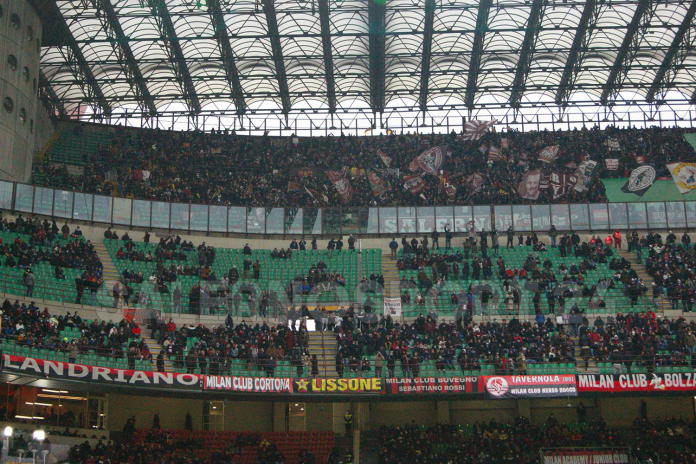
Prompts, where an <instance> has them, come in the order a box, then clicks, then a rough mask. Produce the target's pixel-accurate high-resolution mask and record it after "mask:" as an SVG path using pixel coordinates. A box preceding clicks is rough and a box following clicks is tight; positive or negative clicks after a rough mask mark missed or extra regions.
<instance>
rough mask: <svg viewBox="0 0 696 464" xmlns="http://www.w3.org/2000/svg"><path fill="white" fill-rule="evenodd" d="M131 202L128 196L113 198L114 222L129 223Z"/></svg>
mask: <svg viewBox="0 0 696 464" xmlns="http://www.w3.org/2000/svg"><path fill="white" fill-rule="evenodd" d="M132 203H133V200H131V199H130V198H114V217H113V220H114V224H121V225H124V226H129V225H130V223H131V206H132Z"/></svg>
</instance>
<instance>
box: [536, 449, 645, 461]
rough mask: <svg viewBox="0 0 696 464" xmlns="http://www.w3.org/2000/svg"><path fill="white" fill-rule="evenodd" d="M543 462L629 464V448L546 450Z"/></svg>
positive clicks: (543, 452)
mask: <svg viewBox="0 0 696 464" xmlns="http://www.w3.org/2000/svg"><path fill="white" fill-rule="evenodd" d="M541 462H542V464H629V463H630V462H631V458H630V453H629V450H628V448H611V449H601V450H544V451H542V452H541Z"/></svg>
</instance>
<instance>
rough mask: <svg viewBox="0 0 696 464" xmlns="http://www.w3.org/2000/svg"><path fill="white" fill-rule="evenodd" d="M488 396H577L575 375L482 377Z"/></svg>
mask: <svg viewBox="0 0 696 464" xmlns="http://www.w3.org/2000/svg"><path fill="white" fill-rule="evenodd" d="M483 379H484V391H485V392H486V396H487V397H488V398H494V399H498V398H500V399H503V398H553V397H557V396H577V395H578V387H577V383H576V382H575V375H509V376H495V377H483Z"/></svg>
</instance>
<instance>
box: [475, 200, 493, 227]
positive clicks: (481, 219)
mask: <svg viewBox="0 0 696 464" xmlns="http://www.w3.org/2000/svg"><path fill="white" fill-rule="evenodd" d="M474 226H475V227H476V230H479V231H480V230H483V229H486V230H491V207H490V206H474Z"/></svg>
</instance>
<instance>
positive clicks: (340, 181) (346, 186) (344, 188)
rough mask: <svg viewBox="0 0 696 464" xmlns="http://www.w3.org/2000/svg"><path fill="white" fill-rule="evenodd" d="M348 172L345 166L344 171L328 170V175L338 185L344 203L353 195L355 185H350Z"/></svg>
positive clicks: (337, 188)
mask: <svg viewBox="0 0 696 464" xmlns="http://www.w3.org/2000/svg"><path fill="white" fill-rule="evenodd" d="M346 172H347V170H346V169H345V168H344V169H343V170H342V171H326V177H328V178H329V180H330V181H331V183H333V185H334V187H336V190H337V191H338V194H339V195H340V196H341V201H342V202H343V203H348V202H349V201H350V199H351V198H352V196H353V186H352V185H350V182H349V181H348V178H347V177H346Z"/></svg>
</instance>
